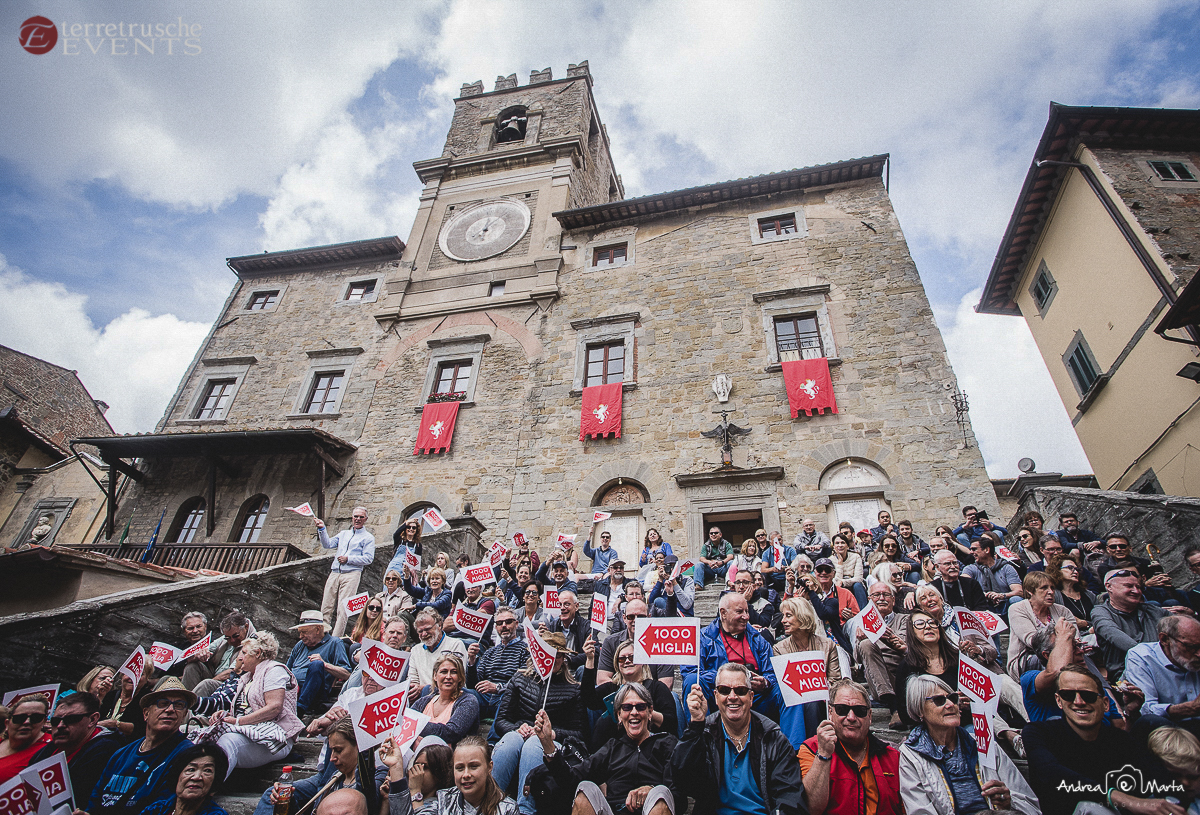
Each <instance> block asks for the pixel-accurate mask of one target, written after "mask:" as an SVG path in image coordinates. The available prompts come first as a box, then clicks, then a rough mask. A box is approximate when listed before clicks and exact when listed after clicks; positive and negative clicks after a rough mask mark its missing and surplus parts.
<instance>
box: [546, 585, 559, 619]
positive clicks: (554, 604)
mask: <svg viewBox="0 0 1200 815" xmlns="http://www.w3.org/2000/svg"><path fill="white" fill-rule="evenodd" d="M542 608H544V609H545V610H546V613H547V614H548V615H550V616H551V617H554V618H555V619H558V618H559V617H561V616H562V606H560V605H559V604H558V589H556V588H554V587H553V586H547V587H546V593H545V595H544V596H543V597H542Z"/></svg>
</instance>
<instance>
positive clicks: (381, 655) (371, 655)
mask: <svg viewBox="0 0 1200 815" xmlns="http://www.w3.org/2000/svg"><path fill="white" fill-rule="evenodd" d="M407 664H408V654H407V653H405V652H404V651H397V650H395V649H394V648H389V647H388V646H386V645H384V644H383V643H382V642H378V641H376V640H372V639H367V638H364V639H363V641H362V665H363V670H364V671H366V672H367V673H369V674H370V675H371V678H372V679H374V680H375V681H376V682H378V683H379V684H381V685H384V686H387V685H394V684H396V683H397V682H399V681H400V677H401V675H402V674H403V673H404V666H405V665H407Z"/></svg>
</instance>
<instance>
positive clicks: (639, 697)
mask: <svg viewBox="0 0 1200 815" xmlns="http://www.w3.org/2000/svg"><path fill="white" fill-rule="evenodd" d="M589 642H590V640H589ZM640 667H643V668H644V667H645V666H640ZM652 684H656V685H660V686H661V683H658V682H653V683H652ZM668 699H670V694H669V693H668ZM666 704H668V705H669V706H670V707H671V708H672V712H674V707H675V703H674V701H668V702H667V703H666ZM613 710H615V711H616V714H617V719H618V721H619V722H620V732H619V733H618V734H615V735H614V736H613V738H610V739H608V740H607V741H606V742H605V743H604V745H603V746H602V747H601V748H600V749H599V750H597V751H596V752H595V753H593V754H592V755H591V756H590V757H589V758H588V759H587V760H586V761H585V762H584V763H583V764H581V765H572V764H570V763H568V762H567V760H566V759H565V758H564V757H563V755H562V753H561V752H560V751H559V749H558V745H556V744H555V742H554V740H555V738H556V736H557V734H556V733H555V732H554V727H553V726H552V725H551V723H550V717H549V716H547V715H546V712H545V711H538V714H537V718H536V719H535V720H534V723H533V727H534V731H535V732H536V733H537V737H538V741H540V742H541V745H542V755H543V759H542V760H543V761H544V762H545V765H546V767H547V769H548V770H549V771H550V777H551V778H553V779H554V780H555V781H557V782H558V785H559V787H560V788H561V789H567V790H571V789H573V790H575V795H576V797H578V796H580V795H582V796H584V797H585V798H586V799H587V800H588V803H589V804H590V805H591V809H592V811H593V812H604V811H605V808H606V807H607V809H608V810H609V811H611V812H627V813H640V812H646V813H649V812H651V811H652V810H653V809H654V807H655V805H656V804H657V803H658V802H659V801H662V802H664V803H665V804H666V810H667V812H669V813H671V815H674V813H675V794H674V792H673V791H672V790H670V789H669V788H668V787H666V786H664V785H663V779H664V778H666V776H667V767H668V765H669V764H670V763H671V754H672V753H673V752H674V750H675V742H676V739H675V734H674V732H669V733H664V732H661V731H658V730H655V729H654V728H653V727H652V726H651V721H652V719H653V717H654V716H655V714H656V708H655V702H654V700H653V699H652V698H651V695H650V691H649V690H647V687H646V685H644V684H642V683H641V682H627V683H625V684H623V685H621V686H620V688H619V689H618V690H617V691H616V696H615V697H614V698H613ZM601 784H604V785H606V786H605V792H603V793H601V791H600V785H601ZM660 809H661V808H660ZM574 811H576V812H579V811H580V809H579V808H578V807H577V808H576V809H575V810H574Z"/></svg>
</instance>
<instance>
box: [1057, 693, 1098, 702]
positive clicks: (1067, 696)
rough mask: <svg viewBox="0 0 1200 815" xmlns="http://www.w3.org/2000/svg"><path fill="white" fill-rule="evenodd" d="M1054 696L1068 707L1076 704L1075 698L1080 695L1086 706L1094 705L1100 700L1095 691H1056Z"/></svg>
mask: <svg viewBox="0 0 1200 815" xmlns="http://www.w3.org/2000/svg"><path fill="white" fill-rule="evenodd" d="M1054 695H1055V696H1057V697H1058V698H1059V699H1062V700H1063V701H1064V702H1066V703H1067V704H1068V705H1070V704H1073V703H1074V702H1075V696H1076V695H1079V696H1080V697H1082V698H1083V702H1084V704H1087V705H1094V704H1096V700H1097V699H1099V698H1100V694H1098V693H1096V691H1094V690H1056V691H1055V692H1054Z"/></svg>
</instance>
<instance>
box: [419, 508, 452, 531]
mask: <svg viewBox="0 0 1200 815" xmlns="http://www.w3.org/2000/svg"><path fill="white" fill-rule="evenodd" d="M421 520H423V521H424V522H425V523H427V524H429V528H430V529H432V530H433V531H434V532H441V531H442V530H443V529H445V528H446V527H447V526H449V525H450V522H449V521H447V520H446V519H445V518H443V517H442V513H440V512H438V511H437V510H436V509H434V508H433V507H430V508H429V509H427V510H425V514H423V515H422V516H421Z"/></svg>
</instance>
